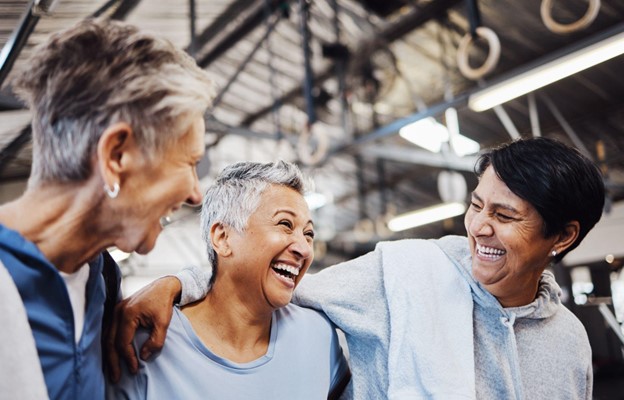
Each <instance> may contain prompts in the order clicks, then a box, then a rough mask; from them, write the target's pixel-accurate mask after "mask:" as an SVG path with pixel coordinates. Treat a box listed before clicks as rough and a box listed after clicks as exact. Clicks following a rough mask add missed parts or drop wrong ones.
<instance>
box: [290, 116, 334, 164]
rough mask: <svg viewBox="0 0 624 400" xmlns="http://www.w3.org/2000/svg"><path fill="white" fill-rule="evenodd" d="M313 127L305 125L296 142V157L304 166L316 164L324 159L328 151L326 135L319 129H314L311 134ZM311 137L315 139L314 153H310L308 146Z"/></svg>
mask: <svg viewBox="0 0 624 400" xmlns="http://www.w3.org/2000/svg"><path fill="white" fill-rule="evenodd" d="M316 125H318V124H316ZM313 126H314V125H313ZM313 126H310V125H308V124H306V125H305V127H304V128H303V131H302V132H301V135H299V140H297V155H298V156H299V159H300V160H301V162H302V163H304V164H306V165H314V164H318V163H319V162H320V161H321V160H323V159H324V158H325V156H326V155H327V150H329V137H328V136H327V133H326V132H325V131H324V130H320V129H314V132H312V127H313ZM312 135H314V136H315V137H316V141H317V145H316V151H315V152H312V149H310V145H309V141H310V139H311V137H312Z"/></svg>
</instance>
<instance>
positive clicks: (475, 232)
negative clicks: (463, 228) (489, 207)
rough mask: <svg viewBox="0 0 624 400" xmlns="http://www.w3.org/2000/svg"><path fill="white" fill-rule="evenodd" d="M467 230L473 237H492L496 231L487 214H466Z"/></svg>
mask: <svg viewBox="0 0 624 400" xmlns="http://www.w3.org/2000/svg"><path fill="white" fill-rule="evenodd" d="M466 222H467V224H466V225H467V230H468V232H469V233H470V235H471V236H474V237H477V236H491V235H492V234H493V233H494V229H493V228H492V225H491V224H490V220H489V218H488V216H487V215H486V213H485V212H483V211H481V212H471V213H469V214H466Z"/></svg>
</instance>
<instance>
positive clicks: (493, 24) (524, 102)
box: [0, 0, 624, 399]
mask: <svg viewBox="0 0 624 400" xmlns="http://www.w3.org/2000/svg"><path fill="white" fill-rule="evenodd" d="M90 16H106V17H109V18H114V19H120V20H126V21H128V22H131V23H134V24H136V25H138V26H140V27H141V28H142V29H145V30H149V31H152V32H155V33H157V34H159V35H162V36H165V37H167V38H168V39H169V40H171V41H172V42H173V43H175V44H176V45H178V46H180V47H182V48H184V49H186V51H187V52H188V53H189V54H191V55H192V56H193V57H194V58H195V59H196V60H197V63H198V64H199V65H200V66H201V67H202V68H204V69H206V70H207V71H209V73H210V74H211V75H212V77H213V79H214V81H215V83H216V86H217V93H218V95H217V97H216V99H215V102H214V105H213V108H212V109H211V110H210V111H209V112H208V113H207V114H206V116H205V119H206V126H207V131H206V143H207V152H206V157H205V158H204V160H203V161H202V162H201V164H200V166H199V175H200V178H201V184H202V186H203V187H206V186H208V185H210V183H211V182H212V180H213V179H214V177H215V176H216V174H217V173H218V172H219V171H220V170H221V169H222V168H224V167H225V166H226V165H228V164H230V163H232V162H236V161H241V160H254V161H263V162H268V161H273V160H277V159H285V160H288V161H293V162H296V163H298V164H299V165H300V166H301V168H302V169H303V170H304V172H305V173H306V174H308V175H309V176H311V177H312V179H313V180H314V182H315V191H314V193H310V195H309V196H308V202H309V204H310V206H311V208H313V210H314V220H315V226H316V231H317V236H316V240H315V252H316V258H315V262H314V266H313V270H319V269H322V268H325V267H327V266H330V265H333V264H335V263H337V262H340V261H342V260H346V259H350V258H353V257H356V256H359V255H361V254H364V253H366V252H368V251H370V250H372V249H373V248H374V245H375V243H377V242H378V241H380V240H395V239H401V238H407V237H410V238H414V237H417V238H435V237H439V236H442V235H446V234H458V235H464V234H465V229H464V225H463V214H464V211H465V207H466V205H467V199H468V197H469V193H470V191H471V190H472V189H473V188H474V187H475V186H476V178H475V176H474V173H473V165H474V162H475V160H476V158H477V157H478V154H479V152H480V151H481V150H483V149H486V148H490V147H492V146H497V145H499V144H501V143H504V142H506V141H509V140H511V139H514V138H518V137H528V136H547V137H552V138H556V139H559V140H561V141H564V142H566V143H568V144H570V145H573V146H575V147H577V148H578V149H579V150H580V151H582V152H583V153H585V154H586V155H588V156H589V157H590V158H592V159H593V160H594V161H596V162H597V163H598V164H599V165H600V167H601V169H602V170H603V173H604V176H605V184H606V185H607V189H608V194H607V206H606V208H605V214H604V216H603V219H602V221H601V222H600V224H599V225H598V226H597V227H596V228H595V229H594V231H593V232H591V233H590V235H589V236H588V237H587V239H586V240H585V242H584V243H583V245H581V247H579V248H578V249H577V250H575V251H574V252H572V253H570V254H569V255H568V256H567V257H566V258H565V259H564V260H563V262H562V263H561V264H560V265H557V266H555V267H554V269H555V272H556V275H557V279H558V281H559V282H560V283H561V285H562V287H563V289H564V300H565V302H566V305H567V306H568V307H570V308H571V309H572V310H573V311H574V312H575V313H576V314H577V315H578V316H579V318H580V319H581V321H582V322H583V323H584V324H585V326H586V328H587V330H588V333H589V336H590V341H591V343H592V347H593V351H594V361H595V373H596V390H595V392H596V393H595V398H597V399H617V398H624V394H623V393H624V367H623V357H622V349H623V346H624V335H623V332H622V322H623V321H624V276H623V274H622V262H623V261H622V260H623V259H624V243H623V238H624V203H622V200H623V199H624V153H623V150H624V78H623V75H622V71H624V57H622V55H621V54H622V53H624V22H623V21H624V1H621V0H602V1H600V0H565V1H563V0H553V1H546V0H524V1H511V0H480V1H477V0H463V1H460V0H384V1H378V0H340V1H338V0H315V1H305V0H291V1H288V0H169V1H166V2H164V1H156V0H109V1H102V0H100V1H93V0H60V1H43V0H42V1H19V0H17V1H6V0H2V1H0V49H1V52H0V203H3V202H6V201H9V200H11V199H13V198H15V197H17V196H19V195H20V194H21V193H22V192H23V190H24V188H25V184H26V180H27V177H28V175H29V172H30V165H31V160H32V156H31V131H30V126H29V124H30V113H29V111H28V110H27V109H26V108H25V107H24V105H23V104H22V103H21V102H20V101H19V100H18V99H16V97H15V96H14V94H13V92H12V90H11V84H10V80H11V77H12V72H13V71H14V69H15V67H16V66H20V65H22V64H23V63H24V62H25V59H26V58H27V57H28V55H29V53H30V52H32V50H33V47H34V46H35V45H37V44H38V43H40V42H41V41H43V40H45V39H46V38H47V37H48V36H49V35H50V34H51V33H53V32H55V31H58V30H60V29H63V28H65V27H68V26H69V25H71V24H73V23H74V22H76V21H78V20H80V19H83V18H87V17H90ZM198 211H199V210H198V209H194V208H184V209H182V210H180V211H179V212H178V214H176V215H174V217H173V221H172V223H171V224H170V225H169V226H167V228H166V229H165V231H164V232H163V234H162V235H161V237H160V238H159V239H158V243H157V246H156V249H155V250H154V251H153V252H152V253H150V254H149V255H147V256H139V255H136V254H123V253H121V252H114V255H115V257H116V258H117V260H118V261H119V262H120V265H121V266H122V269H123V273H124V275H125V279H124V292H125V293H126V294H129V293H132V292H133V291H135V290H137V288H140V287H141V286H142V285H144V284H146V283H147V282H150V281H151V280H153V279H155V278H156V277H159V276H162V275H165V274H170V273H175V272H176V271H178V270H179V269H181V268H182V267H184V266H187V265H191V264H194V265H200V266H201V265H205V263H206V256H205V250H204V246H203V244H202V242H201V239H200V234H199V225H198ZM401 217H406V218H401Z"/></svg>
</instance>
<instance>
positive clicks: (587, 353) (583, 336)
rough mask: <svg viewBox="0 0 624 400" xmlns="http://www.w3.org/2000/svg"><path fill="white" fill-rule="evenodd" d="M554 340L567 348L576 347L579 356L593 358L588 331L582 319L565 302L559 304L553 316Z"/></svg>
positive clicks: (575, 350) (574, 351)
mask: <svg viewBox="0 0 624 400" xmlns="http://www.w3.org/2000/svg"><path fill="white" fill-rule="evenodd" d="M551 327H552V329H553V331H554V332H553V335H552V336H553V337H552V338H553V340H556V341H557V342H558V343H559V345H560V346H563V347H565V348H566V349H568V350H569V349H574V350H573V351H572V353H573V354H577V357H581V356H584V357H586V358H591V346H590V344H589V338H588V336H587V331H586V330H585V327H584V326H583V324H582V323H581V321H580V320H579V319H578V318H577V317H576V315H574V314H573V313H572V311H570V310H569V309H568V308H567V307H565V306H564V305H563V304H559V306H558V310H557V312H556V313H555V314H554V315H553V316H552V318H551Z"/></svg>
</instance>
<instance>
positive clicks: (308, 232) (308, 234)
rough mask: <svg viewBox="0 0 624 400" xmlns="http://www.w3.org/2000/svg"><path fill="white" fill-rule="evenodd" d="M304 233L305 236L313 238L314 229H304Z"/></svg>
mask: <svg viewBox="0 0 624 400" xmlns="http://www.w3.org/2000/svg"><path fill="white" fill-rule="evenodd" d="M304 235H306V236H307V237H309V238H310V239H314V235H315V234H314V231H305V232H304Z"/></svg>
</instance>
